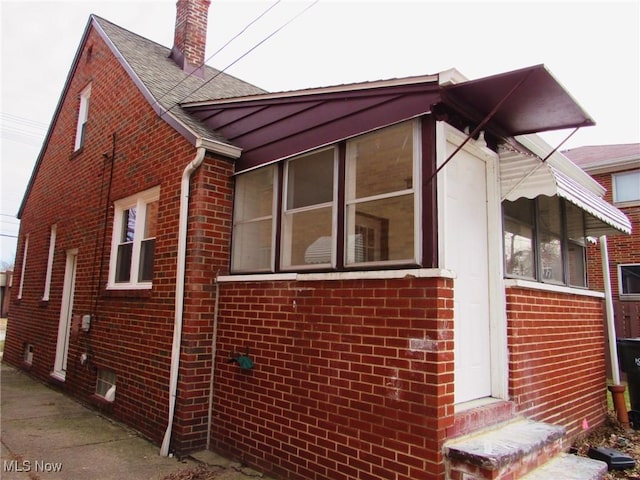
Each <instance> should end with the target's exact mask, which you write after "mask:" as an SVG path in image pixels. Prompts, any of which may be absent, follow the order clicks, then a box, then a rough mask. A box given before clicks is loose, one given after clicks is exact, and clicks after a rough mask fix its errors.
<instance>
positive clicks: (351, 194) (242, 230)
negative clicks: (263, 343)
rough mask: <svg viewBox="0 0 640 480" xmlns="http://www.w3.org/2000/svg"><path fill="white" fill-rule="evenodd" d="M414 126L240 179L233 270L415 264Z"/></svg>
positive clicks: (408, 123)
mask: <svg viewBox="0 0 640 480" xmlns="http://www.w3.org/2000/svg"><path fill="white" fill-rule="evenodd" d="M419 126H420V123H419V121H417V120H416V121H406V122H402V123H400V124H396V125H393V126H390V127H387V128H383V129H380V130H377V131H375V132H372V133H368V134H365V135H362V136H359V137H355V138H353V139H350V140H346V141H344V142H341V143H339V144H336V145H332V146H329V147H326V148H323V149H319V150H316V151H314V152H311V153H308V154H304V155H300V156H298V157H295V158H291V159H289V160H286V161H284V162H281V163H279V164H274V165H269V166H266V167H262V168H259V169H256V170H253V171H250V172H248V173H243V174H241V175H239V176H238V177H237V178H236V191H235V200H234V228H233V251H232V262H231V270H232V271H233V272H234V273H245V272H264V271H270V272H271V271H300V270H309V269H316V270H344V269H348V268H349V267H356V268H358V267H362V266H365V267H375V266H379V265H380V266H382V265H385V264H408V263H409V264H415V263H417V245H418V243H419V242H418V241H417V236H418V234H417V232H418V228H417V227H416V222H417V216H418V215H417V214H416V201H417V200H416V198H417V195H416V191H415V187H414V185H416V184H419V182H418V181H416V176H417V173H416V172H418V171H419V167H418V164H419V160H420V158H421V155H420V148H418V145H420V144H421V143H420V142H421V140H420V128H419ZM339 172H342V173H339ZM278 179H282V180H281V181H278ZM276 212H277V213H276Z"/></svg>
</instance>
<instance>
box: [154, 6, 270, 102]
mask: <svg viewBox="0 0 640 480" xmlns="http://www.w3.org/2000/svg"><path fill="white" fill-rule="evenodd" d="M281 1H282V0H277V1H276V2H275V3H273V4H272V5H271V6H270V7H269V8H267V9H266V10H265V11H264V12H262V13H261V14H260V15H258V16H257V17H256V18H255V19H253V20H252V21H251V22H249V23H248V24H247V25H246V26H245V27H244V28H243V29H242V30H240V31H239V32H238V33H237V34H236V35H235V36H233V37H232V38H231V39H229V40H228V41H227V43H225V44H224V45H222V46H221V47H220V48H219V49H218V50H216V51H215V52H213V53H212V54H211V55H210V56H209V57H208V58H207V59H206V60H205V61H204V62H202V63H201V64H200V65H198V67H197V68H196V69H195V70H194V71H192V72H190V73H189V75H187V76H186V77H184V78H183V79H182V80H180V81H179V82H178V83H176V84H175V85H174V86H173V87H171V88H169V89H168V90H167V91H166V92H165V93H163V94H162V95H161V96H160V97H158V99H157V100H156V102H155V103H156V104H159V103H160V100H162V99H163V98H164V97H166V96H167V95H168V94H169V93H170V92H171V91H172V90H175V89H176V88H177V87H178V86H180V85H181V84H182V83H183V82H184V81H186V80H187V79H188V78H189V77H190V76H192V75H193V74H194V73H195V72H196V70H198V69H200V68H202V67H204V66H205V65H206V63H207V62H209V61H210V60H211V59H212V58H213V57H215V56H216V55H218V54H219V53H220V52H221V51H222V50H224V49H225V48H226V47H228V46H229V44H230V43H231V42H233V41H234V40H235V39H236V38H238V37H239V36H240V35H242V34H243V33H244V32H246V31H247V30H248V29H249V27H250V26H251V25H253V24H254V23H256V22H257V21H258V20H260V19H261V18H262V17H264V16H265V15H266V14H267V13H269V11H270V10H272V9H273V8H274V7H275V6H276V5H278V4H279V3H280V2H281Z"/></svg>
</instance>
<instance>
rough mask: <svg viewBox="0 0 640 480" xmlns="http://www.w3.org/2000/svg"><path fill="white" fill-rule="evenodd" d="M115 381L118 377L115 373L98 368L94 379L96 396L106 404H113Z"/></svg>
mask: <svg viewBox="0 0 640 480" xmlns="http://www.w3.org/2000/svg"><path fill="white" fill-rule="evenodd" d="M117 381H118V375H117V374H116V372H114V371H113V370H109V369H106V368H100V369H99V370H98V376H97V378H96V395H97V396H98V397H100V398H104V399H105V400H107V401H108V402H113V401H114V399H115V391H116V384H117Z"/></svg>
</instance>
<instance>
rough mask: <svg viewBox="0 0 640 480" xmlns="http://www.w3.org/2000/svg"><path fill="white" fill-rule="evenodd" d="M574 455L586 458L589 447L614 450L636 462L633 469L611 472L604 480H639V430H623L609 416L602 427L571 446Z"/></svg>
mask: <svg viewBox="0 0 640 480" xmlns="http://www.w3.org/2000/svg"><path fill="white" fill-rule="evenodd" d="M572 447H573V448H575V449H576V453H577V454H578V455H581V456H583V457H588V456H589V455H588V452H589V448H590V447H608V448H614V449H616V450H618V451H620V452H622V453H625V454H627V455H629V456H630V457H632V458H633V459H634V460H635V461H636V466H635V468H632V469H627V470H611V471H610V472H609V473H608V474H607V475H606V476H605V479H606V480H613V479H618V478H626V479H632V480H640V430H625V429H624V428H622V426H621V425H620V423H619V422H618V420H617V419H616V418H615V417H614V416H613V415H612V414H609V415H608V417H607V420H606V422H605V424H604V425H602V426H601V427H598V428H594V429H592V430H590V431H589V432H588V433H586V434H585V435H581V436H579V437H578V438H577V439H576V440H575V441H574V442H573V445H572Z"/></svg>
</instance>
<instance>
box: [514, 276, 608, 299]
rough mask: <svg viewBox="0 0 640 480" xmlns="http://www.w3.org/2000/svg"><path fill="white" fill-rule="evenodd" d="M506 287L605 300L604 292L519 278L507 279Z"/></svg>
mask: <svg viewBox="0 0 640 480" xmlns="http://www.w3.org/2000/svg"><path fill="white" fill-rule="evenodd" d="M504 286H505V287H506V288H510V287H511V288H513V287H519V288H526V289H529V290H540V291H545V292H555V293H566V294H569V295H580V296H583V297H595V298H604V293H603V292H596V291H595V290H587V289H583V288H575V287H567V286H565V285H553V284H550V283H540V282H534V281H532V280H522V279H519V278H505V280H504Z"/></svg>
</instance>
